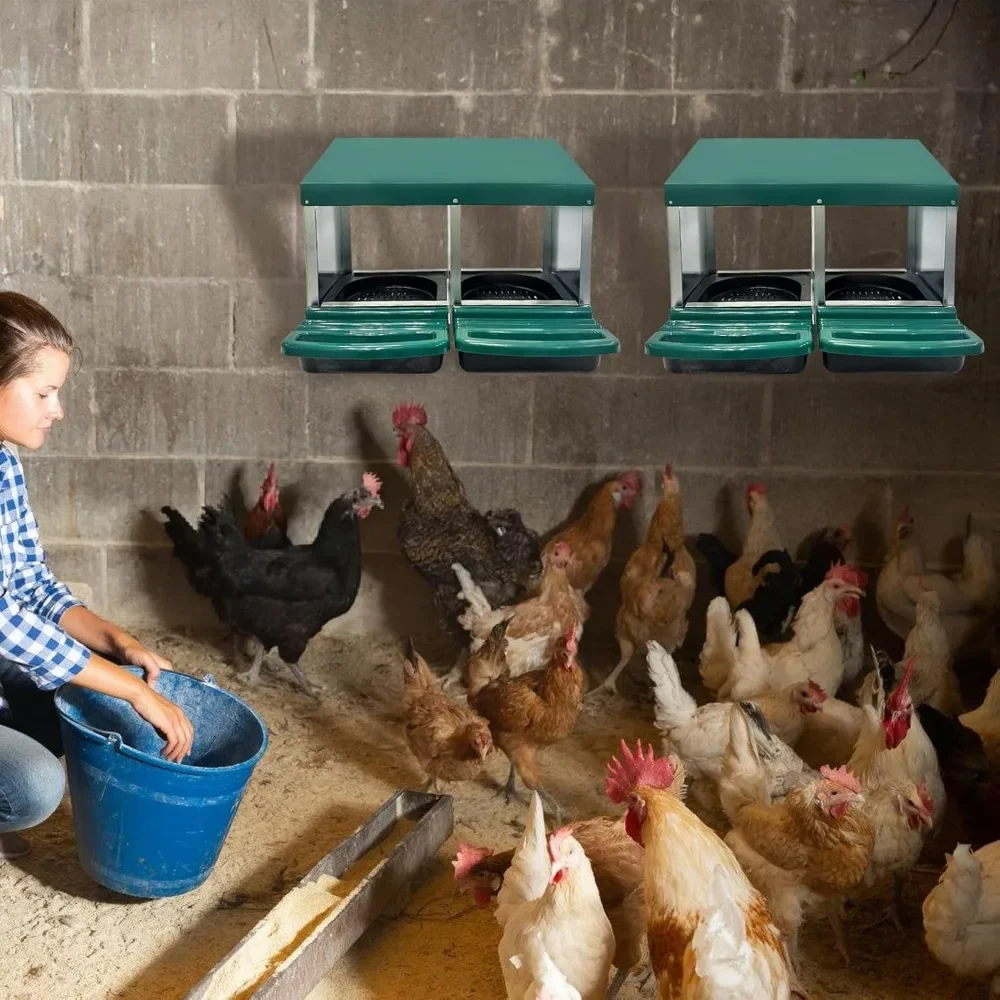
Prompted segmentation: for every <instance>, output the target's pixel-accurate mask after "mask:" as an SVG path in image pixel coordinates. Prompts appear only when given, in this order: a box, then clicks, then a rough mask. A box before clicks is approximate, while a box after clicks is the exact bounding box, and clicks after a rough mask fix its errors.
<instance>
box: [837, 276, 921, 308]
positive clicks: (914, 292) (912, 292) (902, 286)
mask: <svg viewBox="0 0 1000 1000" xmlns="http://www.w3.org/2000/svg"><path fill="white" fill-rule="evenodd" d="M927 297H928V296H927V295H926V294H924V291H923V289H922V288H920V286H919V285H918V284H917V283H916V282H915V281H912V280H911V279H910V278H905V277H903V276H902V275H900V274H838V275H837V276H836V277H834V278H830V279H828V280H827V283H826V301H827V302H858V301H882V302H914V301H921V300H926V299H927Z"/></svg>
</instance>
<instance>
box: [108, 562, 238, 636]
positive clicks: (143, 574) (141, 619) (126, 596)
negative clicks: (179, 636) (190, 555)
mask: <svg viewBox="0 0 1000 1000" xmlns="http://www.w3.org/2000/svg"><path fill="white" fill-rule="evenodd" d="M107 551H108V600H107V609H106V611H107V615H108V617H110V618H111V619H112V621H114V622H116V623H118V624H120V625H123V626H126V627H129V628H134V627H136V626H140V625H154V626H167V627H171V626H172V627H183V628H213V627H214V628H218V627H219V620H218V618H216V617H215V612H214V611H213V610H212V605H211V604H210V603H209V602H208V601H207V600H206V599H205V598H203V597H200V596H199V595H198V594H197V593H196V592H195V591H194V589H193V588H192V587H191V584H190V583H188V581H187V579H186V577H185V573H184V566H183V565H182V564H181V562H180V560H179V559H175V558H174V556H173V554H172V551H171V549H169V548H165V547H155V548H154V547H147V546H140V545H110V546H108V550H107Z"/></svg>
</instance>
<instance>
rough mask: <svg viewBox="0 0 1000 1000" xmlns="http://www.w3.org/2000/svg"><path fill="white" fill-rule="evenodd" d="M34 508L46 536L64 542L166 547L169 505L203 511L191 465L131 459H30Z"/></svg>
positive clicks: (194, 466) (194, 467) (28, 470)
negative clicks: (165, 507)
mask: <svg viewBox="0 0 1000 1000" xmlns="http://www.w3.org/2000/svg"><path fill="white" fill-rule="evenodd" d="M25 470H26V475H27V478H28V484H29V487H30V489H31V503H32V508H33V509H34V511H35V515H36V516H37V518H38V523H39V525H40V526H41V530H42V532H43V536H52V537H53V538H59V539H60V540H67V539H82V540H87V541H92V540H98V539H99V540H100V541H111V542H143V543H146V542H149V543H153V544H162V543H163V542H165V541H166V536H165V535H164V533H163V529H162V527H161V526H160V524H161V522H162V520H163V518H162V516H161V514H160V508H161V507H162V506H163V505H164V504H170V506H171V507H177V508H178V509H180V510H182V511H184V512H194V511H197V510H198V507H199V504H200V502H201V486H200V484H199V480H198V466H197V464H196V463H195V462H191V461H183V460H178V461H169V460H165V459H150V458H141V459H131V458H78V459H70V458H47V457H45V455H44V453H42V454H40V455H38V456H34V457H31V458H27V457H26V458H25Z"/></svg>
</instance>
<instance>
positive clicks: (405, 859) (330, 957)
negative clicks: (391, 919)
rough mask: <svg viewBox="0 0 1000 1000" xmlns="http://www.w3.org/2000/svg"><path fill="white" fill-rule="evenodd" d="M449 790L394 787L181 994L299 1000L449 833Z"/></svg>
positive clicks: (398, 897) (397, 901)
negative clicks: (398, 789) (446, 792)
mask: <svg viewBox="0 0 1000 1000" xmlns="http://www.w3.org/2000/svg"><path fill="white" fill-rule="evenodd" d="M453 827H454V814H453V800H452V798H451V796H450V795H431V794H427V793H425V792H408V791H401V792H396V794H395V795H393V796H392V797H391V798H390V799H388V800H387V801H386V802H385V803H383V805H382V806H381V807H380V808H379V809H378V811H377V812H375V813H373V814H372V815H371V816H370V817H369V819H368V820H367V821H366V822H365V823H363V824H362V825H361V826H360V827H358V829H357V830H355V831H354V833H353V834H351V836H350V837H348V838H347V840H345V841H343V842H342V843H340V844H338V845H337V847H335V848H334V849H333V850H332V851H330V853H329V854H327V855H326V856H324V857H322V858H320V860H319V861H318V862H317V863H316V865H314V866H313V868H312V869H311V870H310V871H309V872H308V873H307V874H306V875H305V876H303V878H302V881H301V882H299V884H298V885H297V886H295V888H293V889H292V890H291V891H290V892H289V893H288V894H287V895H286V896H285V897H284V898H283V899H281V900H280V901H279V902H278V904H277V905H276V906H275V907H274V908H273V909H272V910H271V911H270V912H269V913H268V914H267V916H265V917H264V918H263V919H262V920H260V921H259V922H258V923H257V924H256V925H255V926H254V927H253V928H251V930H250V931H249V932H248V933H247V934H246V935H245V936H244V937H243V938H242V939H241V940H240V941H239V942H238V943H237V944H236V945H235V947H234V948H233V949H232V950H231V951H230V952H229V954H228V955H226V956H225V957H224V958H223V959H222V960H221V961H219V962H218V963H217V964H216V965H215V966H214V967H213V968H212V969H211V970H209V972H208V973H207V975H206V976H205V977H204V978H203V979H202V980H201V981H200V982H198V983H197V984H196V985H195V987H194V988H193V989H192V990H191V991H190V992H188V993H187V995H186V996H185V1000H237V998H238V1000H300V998H301V997H304V996H307V995H308V994H309V993H310V991H311V990H312V989H313V988H314V987H315V986H316V984H317V983H319V982H320V980H321V979H322V978H323V977H324V976H325V975H326V973H327V972H328V971H329V970H330V969H331V968H332V967H333V965H334V964H335V963H336V962H338V961H339V960H340V959H341V958H342V957H343V956H344V954H346V952H347V950H348V949H349V948H350V947H351V945H353V944H354V942H355V941H357V940H358V938H359V937H361V935H362V934H364V932H365V931H366V930H367V929H368V927H370V926H371V924H372V923H373V922H374V921H375V920H376V919H377V918H378V917H380V916H397V915H398V914H399V913H400V912H401V911H402V909H403V907H404V906H405V905H406V902H407V900H408V899H409V895H410V886H411V884H412V882H413V880H414V878H415V877H416V876H417V874H418V872H419V871H420V869H421V868H422V867H423V866H424V865H425V864H426V863H427V862H428V861H430V860H431V859H432V858H433V857H434V856H435V855H436V854H437V851H438V848H439V847H440V846H441V845H442V844H443V843H444V842H445V841H446V840H447V839H448V837H450V836H451V832H452V829H453Z"/></svg>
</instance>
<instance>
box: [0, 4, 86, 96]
mask: <svg viewBox="0 0 1000 1000" xmlns="http://www.w3.org/2000/svg"><path fill="white" fill-rule="evenodd" d="M77 15H78V11H77V6H76V4H75V3H67V2H66V0H10V2H8V3H5V4H4V7H3V11H2V12H0V86H3V87H63V88H68V89H72V88H74V87H77V86H79V83H80V80H79V68H80V19H79V17H78V16H77Z"/></svg>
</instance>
